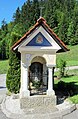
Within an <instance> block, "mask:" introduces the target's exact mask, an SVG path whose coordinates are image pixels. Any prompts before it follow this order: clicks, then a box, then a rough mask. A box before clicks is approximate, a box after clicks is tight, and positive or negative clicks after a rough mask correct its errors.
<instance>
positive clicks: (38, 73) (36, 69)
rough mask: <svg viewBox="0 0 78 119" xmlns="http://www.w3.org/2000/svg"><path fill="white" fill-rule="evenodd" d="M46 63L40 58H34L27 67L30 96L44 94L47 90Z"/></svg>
mask: <svg viewBox="0 0 78 119" xmlns="http://www.w3.org/2000/svg"><path fill="white" fill-rule="evenodd" d="M47 75H48V74H47V67H46V61H45V59H44V58H43V57H41V56H36V57H35V58H33V60H32V61H31V65H30V67H29V87H30V88H29V89H30V93H31V95H42V94H46V90H47V77H48V76H47Z"/></svg>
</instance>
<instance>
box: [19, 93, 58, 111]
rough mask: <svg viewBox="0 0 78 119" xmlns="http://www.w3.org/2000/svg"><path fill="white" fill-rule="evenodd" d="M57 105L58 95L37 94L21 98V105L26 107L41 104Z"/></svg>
mask: <svg viewBox="0 0 78 119" xmlns="http://www.w3.org/2000/svg"><path fill="white" fill-rule="evenodd" d="M49 105H50V106H55V105H56V96H55V95H53V96H48V95H36V96H29V97H25V98H21V99H20V107H21V108H22V109H24V108H34V107H39V106H49Z"/></svg>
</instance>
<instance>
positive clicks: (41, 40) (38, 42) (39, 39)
mask: <svg viewBox="0 0 78 119" xmlns="http://www.w3.org/2000/svg"><path fill="white" fill-rule="evenodd" d="M26 46H42V47H44V46H52V44H51V43H50V42H49V41H48V40H47V39H46V38H45V37H44V35H43V34H42V33H41V32H39V33H38V34H37V35H36V36H35V37H34V38H33V39H32V40H31V41H30V42H29V43H28V44H27V45H26Z"/></svg>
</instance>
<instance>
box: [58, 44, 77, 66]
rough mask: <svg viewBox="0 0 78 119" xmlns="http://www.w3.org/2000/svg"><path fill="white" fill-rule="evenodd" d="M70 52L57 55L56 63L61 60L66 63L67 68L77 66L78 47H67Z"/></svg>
mask: <svg viewBox="0 0 78 119" xmlns="http://www.w3.org/2000/svg"><path fill="white" fill-rule="evenodd" d="M67 47H68V48H69V49H70V51H68V52H65V53H58V54H57V62H58V61H59V60H60V59H63V60H65V61H66V62H67V66H76V65H78V45H75V46H67Z"/></svg>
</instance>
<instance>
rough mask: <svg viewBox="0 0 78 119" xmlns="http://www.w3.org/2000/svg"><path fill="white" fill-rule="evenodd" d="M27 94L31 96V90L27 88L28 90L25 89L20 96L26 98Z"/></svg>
mask: <svg viewBox="0 0 78 119" xmlns="http://www.w3.org/2000/svg"><path fill="white" fill-rule="evenodd" d="M27 96H30V91H29V90H27V91H23V92H21V93H20V98H25V97H27Z"/></svg>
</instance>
